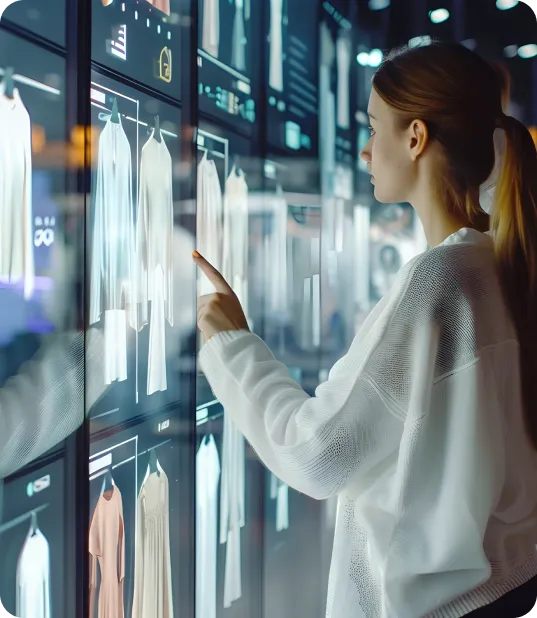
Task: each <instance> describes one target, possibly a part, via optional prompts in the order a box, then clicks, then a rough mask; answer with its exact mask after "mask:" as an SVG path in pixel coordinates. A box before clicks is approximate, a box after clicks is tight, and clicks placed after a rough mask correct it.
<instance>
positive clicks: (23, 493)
mask: <svg viewBox="0 0 537 618" xmlns="http://www.w3.org/2000/svg"><path fill="white" fill-rule="evenodd" d="M3 494H4V495H3V505H4V508H3V511H4V514H3V518H2V519H1V520H0V555H1V556H2V570H1V572H0V598H1V599H2V604H3V606H4V608H5V609H6V610H7V612H9V614H12V615H13V616H24V615H28V613H27V612H28V611H30V612H31V611H32V610H33V611H34V612H39V613H37V614H34V615H39V616H65V615H66V606H65V602H66V588H67V586H66V576H67V573H66V572H65V545H66V539H67V535H66V527H65V525H64V521H65V520H64V499H65V490H64V462H63V461H57V462H55V463H52V464H50V465H47V466H45V467H43V468H41V469H39V470H38V471H36V472H34V473H32V474H27V475H25V476H21V477H18V478H16V479H14V480H9V481H7V482H6V484H5V487H4V491H3ZM30 615H32V614H31V613H30Z"/></svg>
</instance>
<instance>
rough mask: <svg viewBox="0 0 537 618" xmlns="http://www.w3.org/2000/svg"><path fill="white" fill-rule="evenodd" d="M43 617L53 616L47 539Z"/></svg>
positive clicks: (45, 545) (44, 561) (44, 559)
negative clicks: (51, 613)
mask: <svg viewBox="0 0 537 618" xmlns="http://www.w3.org/2000/svg"><path fill="white" fill-rule="evenodd" d="M43 551H44V556H43V603H44V607H43V618H51V615H50V610H51V606H50V550H49V545H48V542H47V541H46V539H43Z"/></svg>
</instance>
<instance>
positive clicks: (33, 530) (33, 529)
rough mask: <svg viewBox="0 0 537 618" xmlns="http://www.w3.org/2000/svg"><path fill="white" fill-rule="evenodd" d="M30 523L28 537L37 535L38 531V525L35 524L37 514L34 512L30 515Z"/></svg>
mask: <svg viewBox="0 0 537 618" xmlns="http://www.w3.org/2000/svg"><path fill="white" fill-rule="evenodd" d="M31 518H32V519H31V521H30V536H35V535H36V534H37V531H38V530H39V525H38V523H37V513H36V512H35V511H32V515H31Z"/></svg>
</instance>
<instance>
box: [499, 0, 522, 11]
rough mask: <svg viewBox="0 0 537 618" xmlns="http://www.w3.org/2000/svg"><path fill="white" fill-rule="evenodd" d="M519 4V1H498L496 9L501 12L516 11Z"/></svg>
mask: <svg viewBox="0 0 537 618" xmlns="http://www.w3.org/2000/svg"><path fill="white" fill-rule="evenodd" d="M517 4H518V0H496V8H498V9H499V10H500V11H508V10H509V9H514V8H515V6H516V5H517Z"/></svg>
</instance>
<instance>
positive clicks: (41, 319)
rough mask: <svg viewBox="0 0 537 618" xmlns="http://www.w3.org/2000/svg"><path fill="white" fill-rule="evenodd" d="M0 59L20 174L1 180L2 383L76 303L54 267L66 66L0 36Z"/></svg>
mask: <svg viewBox="0 0 537 618" xmlns="http://www.w3.org/2000/svg"><path fill="white" fill-rule="evenodd" d="M0 59H1V60H0V93H1V94H0V125H1V127H2V144H3V147H4V148H2V144H0V151H1V150H2V149H5V148H8V149H9V156H10V158H11V160H12V162H13V163H14V165H19V164H20V165H21V167H22V168H23V169H24V173H22V174H17V175H15V174H13V175H9V176H7V175H6V176H4V177H3V179H2V180H0V191H2V192H3V193H2V194H3V195H12V199H11V200H9V201H8V202H5V203H4V205H3V206H4V207H3V208H2V210H1V211H0V245H1V246H2V253H1V257H0V318H1V319H0V356H2V355H3V354H4V352H5V354H6V358H5V361H4V362H0V384H2V382H3V381H4V380H5V379H7V377H9V376H10V375H13V374H14V373H15V372H16V371H17V370H18V367H19V364H20V362H21V361H24V360H26V359H27V358H26V357H27V354H29V353H31V350H33V347H32V346H33V344H31V343H30V341H29V339H31V338H32V336H34V335H41V334H45V333H50V332H52V331H54V330H56V329H57V328H58V327H62V326H63V324H64V322H63V320H64V318H65V316H66V313H67V311H68V310H69V307H71V306H74V305H76V303H75V302H73V296H72V295H73V294H74V291H73V289H71V288H69V287H65V285H68V284H69V281H70V277H69V276H68V274H67V272H66V271H65V268H60V266H61V265H63V266H65V259H66V251H67V248H66V243H65V242H63V238H64V237H63V231H64V227H65V221H64V213H63V208H62V205H63V203H64V201H65V196H66V179H67V160H66V148H65V141H66V127H65V96H66V95H65V61H64V60H63V59H62V58H60V57H59V56H56V55H55V54H52V53H50V52H47V51H45V50H41V49H40V48H38V47H37V46H35V45H33V44H31V43H28V42H27V41H25V40H23V39H20V38H17V37H15V36H13V35H11V34H9V33H7V32H5V31H0ZM4 151H5V150H4ZM1 157H2V155H1V154H0V158H1ZM24 161H26V162H27V163H24ZM4 183H6V184H4ZM71 250H72V248H71ZM59 290H61V293H59ZM22 339H24V342H23V341H22ZM17 341H19V342H20V345H19V347H18V350H19V351H18V352H16V351H15V350H14V349H13V345H15V346H17V345H18V344H17V343H16V342H17ZM36 344H37V342H36ZM4 346H7V347H4ZM25 349H26V350H27V351H24V350H25Z"/></svg>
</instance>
